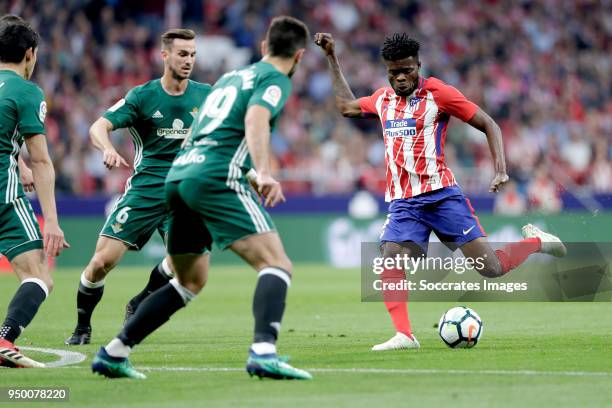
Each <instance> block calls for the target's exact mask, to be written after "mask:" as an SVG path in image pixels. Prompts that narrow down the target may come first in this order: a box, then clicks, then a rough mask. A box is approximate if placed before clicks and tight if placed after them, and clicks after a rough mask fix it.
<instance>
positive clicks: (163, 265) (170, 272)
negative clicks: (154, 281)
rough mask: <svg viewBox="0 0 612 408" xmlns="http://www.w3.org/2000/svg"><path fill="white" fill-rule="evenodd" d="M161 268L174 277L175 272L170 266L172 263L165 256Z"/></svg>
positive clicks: (167, 274)
mask: <svg viewBox="0 0 612 408" xmlns="http://www.w3.org/2000/svg"><path fill="white" fill-rule="evenodd" d="M161 269H162V272H163V273H164V274H165V275H166V276H167V277H169V278H173V277H174V273H172V268H170V265H169V264H168V258H164V260H163V261H162V262H161Z"/></svg>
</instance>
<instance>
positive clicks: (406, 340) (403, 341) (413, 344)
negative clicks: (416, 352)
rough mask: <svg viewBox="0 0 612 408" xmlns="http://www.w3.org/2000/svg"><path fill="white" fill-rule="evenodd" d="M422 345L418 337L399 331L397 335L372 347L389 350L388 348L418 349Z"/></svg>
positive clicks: (374, 349)
mask: <svg viewBox="0 0 612 408" xmlns="http://www.w3.org/2000/svg"><path fill="white" fill-rule="evenodd" d="M420 347H421V345H420V344H419V341H418V340H417V339H416V337H414V336H412V338H410V337H408V336H406V335H405V334H404V333H400V332H397V333H395V336H393V337H391V338H390V339H389V340H387V341H385V342H384V343H381V344H377V345H375V346H374V347H372V350H373V351H387V350H405V349H418V348H420Z"/></svg>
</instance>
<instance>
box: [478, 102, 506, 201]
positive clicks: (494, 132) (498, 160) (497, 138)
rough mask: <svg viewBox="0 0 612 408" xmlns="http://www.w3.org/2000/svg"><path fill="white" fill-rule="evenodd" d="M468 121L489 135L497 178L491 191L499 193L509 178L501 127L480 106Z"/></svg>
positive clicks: (490, 187)
mask: <svg viewBox="0 0 612 408" xmlns="http://www.w3.org/2000/svg"><path fill="white" fill-rule="evenodd" d="M468 123H469V124H470V125H472V126H473V127H475V128H476V129H478V130H480V131H481V132H484V134H485V135H487V142H488V143H489V149H490V150H491V156H492V157H493V165H494V166H495V178H493V181H491V185H490V186H489V191H490V192H492V193H497V192H498V191H499V189H500V187H501V186H502V185H503V184H505V183H506V182H507V181H508V179H509V178H508V174H506V158H505V156H504V142H503V139H502V133H501V129H500V128H499V125H498V124H497V123H495V121H494V120H493V118H491V117H490V116H489V115H488V114H487V113H486V112H485V111H483V110H482V109H480V108H479V109H478V110H477V111H476V113H475V114H474V116H473V117H472V119H470V120H469V121H468Z"/></svg>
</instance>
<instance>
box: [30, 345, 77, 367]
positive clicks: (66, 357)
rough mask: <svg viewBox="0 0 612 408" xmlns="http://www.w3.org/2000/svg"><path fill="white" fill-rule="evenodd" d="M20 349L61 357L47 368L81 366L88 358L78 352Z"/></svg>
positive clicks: (48, 364)
mask: <svg viewBox="0 0 612 408" xmlns="http://www.w3.org/2000/svg"><path fill="white" fill-rule="evenodd" d="M19 348H20V349H21V350H28V351H37V352H39V353H47V354H55V355H56V356H59V358H60V359H59V360H57V361H52V362H50V363H45V365H46V366H47V368H57V367H64V366H70V365H74V364H79V363H80V362H82V361H84V360H85V359H86V358H87V356H86V355H85V354H83V353H77V352H76V351H66V350H59V349H50V348H39V347H26V346H20V347H19Z"/></svg>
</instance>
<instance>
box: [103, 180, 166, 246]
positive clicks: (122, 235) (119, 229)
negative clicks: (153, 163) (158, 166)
mask: <svg viewBox="0 0 612 408" xmlns="http://www.w3.org/2000/svg"><path fill="white" fill-rule="evenodd" d="M157 190H159V191H157ZM163 197H164V196H163V185H161V186H160V187H155V188H150V187H149V188H147V189H140V190H135V189H132V190H129V191H128V192H127V193H125V194H124V195H123V196H121V198H119V200H118V201H117V203H115V206H114V207H113V210H112V211H111V213H110V214H109V216H108V218H107V219H106V223H104V227H102V231H101V232H100V235H101V236H105V237H110V238H114V239H118V240H120V241H123V242H125V243H126V244H127V245H128V246H129V247H130V249H131V250H140V249H142V247H144V246H145V244H146V243H147V242H149V240H150V239H151V236H152V235H153V233H154V232H155V230H157V231H158V232H159V234H160V235H161V237H162V239H163V240H164V242H165V241H166V236H167V233H168V220H169V215H168V211H167V209H166V203H165V202H164V199H163Z"/></svg>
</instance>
